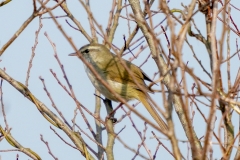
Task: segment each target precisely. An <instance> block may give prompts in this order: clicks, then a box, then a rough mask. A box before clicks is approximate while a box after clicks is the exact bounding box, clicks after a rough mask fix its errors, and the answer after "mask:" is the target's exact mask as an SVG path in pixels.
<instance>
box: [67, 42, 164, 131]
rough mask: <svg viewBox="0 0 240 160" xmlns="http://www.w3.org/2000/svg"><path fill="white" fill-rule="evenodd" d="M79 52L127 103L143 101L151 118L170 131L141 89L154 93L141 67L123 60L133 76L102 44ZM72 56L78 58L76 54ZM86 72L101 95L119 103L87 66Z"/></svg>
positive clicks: (93, 45) (90, 46)
mask: <svg viewBox="0 0 240 160" xmlns="http://www.w3.org/2000/svg"><path fill="white" fill-rule="evenodd" d="M79 51H80V53H81V54H82V56H83V57H84V58H85V59H86V60H87V61H88V62H89V63H91V64H92V66H93V67H94V69H95V70H96V71H97V72H98V74H99V75H100V76H101V77H102V79H104V80H106V82H107V83H108V84H109V85H110V86H111V87H112V88H113V90H114V91H115V92H117V93H118V94H119V95H121V96H122V97H123V98H124V99H126V100H127V101H129V100H132V99H137V100H139V101H141V102H142V103H143V105H144V106H145V108H146V109H147V110H148V112H149V113H150V114H151V116H152V117H153V118H154V119H155V121H156V122H157V123H158V124H159V126H160V127H161V129H163V130H165V131H166V130H168V127H167V125H166V124H165V122H164V121H163V120H162V118H161V117H160V116H159V115H158V113H157V111H156V109H155V108H154V107H153V106H152V105H151V103H150V101H149V98H148V97H149V95H148V94H147V93H145V92H144V91H142V90H141V88H144V90H145V91H148V92H152V91H151V90H149V88H148V87H147V85H146V84H145V82H144V80H147V81H151V79H150V78H149V77H148V76H147V75H146V74H145V73H144V72H143V71H142V70H141V69H140V68H139V67H137V66H136V65H134V64H132V63H131V62H129V61H126V60H124V59H122V61H123V62H124V63H125V64H126V65H127V67H128V68H129V69H130V70H131V71H132V76H131V75H130V74H129V73H128V71H127V70H126V69H125V67H124V66H123V65H122V63H121V62H120V60H119V58H118V57H117V56H116V55H114V54H113V53H111V52H110V51H109V49H108V48H106V47H105V46H104V45H101V44H96V43H92V44H88V45H85V46H83V47H81V48H80V50H79ZM70 55H71V56H77V54H76V53H73V54H70ZM85 70H86V73H87V75H88V77H89V79H90V80H91V82H92V84H93V85H94V87H95V88H96V89H97V90H98V91H99V92H100V93H101V94H103V95H104V96H105V97H106V98H108V99H110V100H113V101H118V100H117V99H116V97H114V95H113V94H112V93H111V92H110V91H108V89H107V88H106V87H105V86H104V85H103V84H102V83H101V82H100V81H98V80H97V79H96V77H95V76H94V75H93V73H92V72H91V71H90V70H89V69H88V68H87V67H86V66H85ZM133 78H134V79H133ZM135 82H137V83H138V85H140V86H141V87H138V85H137V84H136V83H135Z"/></svg>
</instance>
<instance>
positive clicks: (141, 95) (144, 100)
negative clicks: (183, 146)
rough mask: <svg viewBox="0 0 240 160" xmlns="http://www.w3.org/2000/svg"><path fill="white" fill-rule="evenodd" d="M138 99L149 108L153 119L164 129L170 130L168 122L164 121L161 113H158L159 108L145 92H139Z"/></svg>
mask: <svg viewBox="0 0 240 160" xmlns="http://www.w3.org/2000/svg"><path fill="white" fill-rule="evenodd" d="M138 100H139V101H141V102H142V103H143V105H144V106H145V108H146V109H147V110H148V112H149V113H150V114H151V116H152V117H153V119H154V120H155V121H156V122H157V123H158V125H159V127H160V128H161V129H162V130H163V131H168V126H167V124H166V123H165V122H164V121H163V119H162V118H161V117H160V115H159V114H158V112H157V110H156V109H155V108H154V107H153V106H152V105H151V103H150V102H149V99H148V97H147V95H146V94H144V93H143V92H139V94H138Z"/></svg>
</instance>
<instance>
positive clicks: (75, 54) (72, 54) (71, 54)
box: [68, 53, 77, 56]
mask: <svg viewBox="0 0 240 160" xmlns="http://www.w3.org/2000/svg"><path fill="white" fill-rule="evenodd" d="M68 56H77V53H70V54H69V55H68Z"/></svg>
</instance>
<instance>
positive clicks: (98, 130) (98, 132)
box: [94, 90, 104, 159]
mask: <svg viewBox="0 0 240 160" xmlns="http://www.w3.org/2000/svg"><path fill="white" fill-rule="evenodd" d="M95 94H96V95H97V96H96V98H95V112H94V114H95V116H96V117H98V118H100V111H101V99H100V98H99V97H98V96H99V95H100V93H99V92H98V91H97V90H95ZM95 124H96V137H95V140H96V141H97V142H98V143H100V144H101V145H102V131H103V129H102V126H101V123H100V122H99V121H98V120H95ZM97 147H98V155H97V156H98V159H101V158H102V156H103V154H104V149H103V148H102V147H101V146H99V145H97Z"/></svg>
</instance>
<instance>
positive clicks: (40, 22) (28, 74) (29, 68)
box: [25, 0, 43, 87]
mask: <svg viewBox="0 0 240 160" xmlns="http://www.w3.org/2000/svg"><path fill="white" fill-rule="evenodd" d="M34 2H35V0H34ZM42 26H43V25H42V21H41V16H39V28H38V30H37V31H36V32H35V43H34V45H33V47H32V56H31V58H30V60H29V65H28V70H27V77H26V81H25V85H26V86H27V87H28V81H29V77H30V71H31V68H32V62H33V58H34V56H35V50H36V48H37V45H38V35H39V33H40V30H41V28H42Z"/></svg>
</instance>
